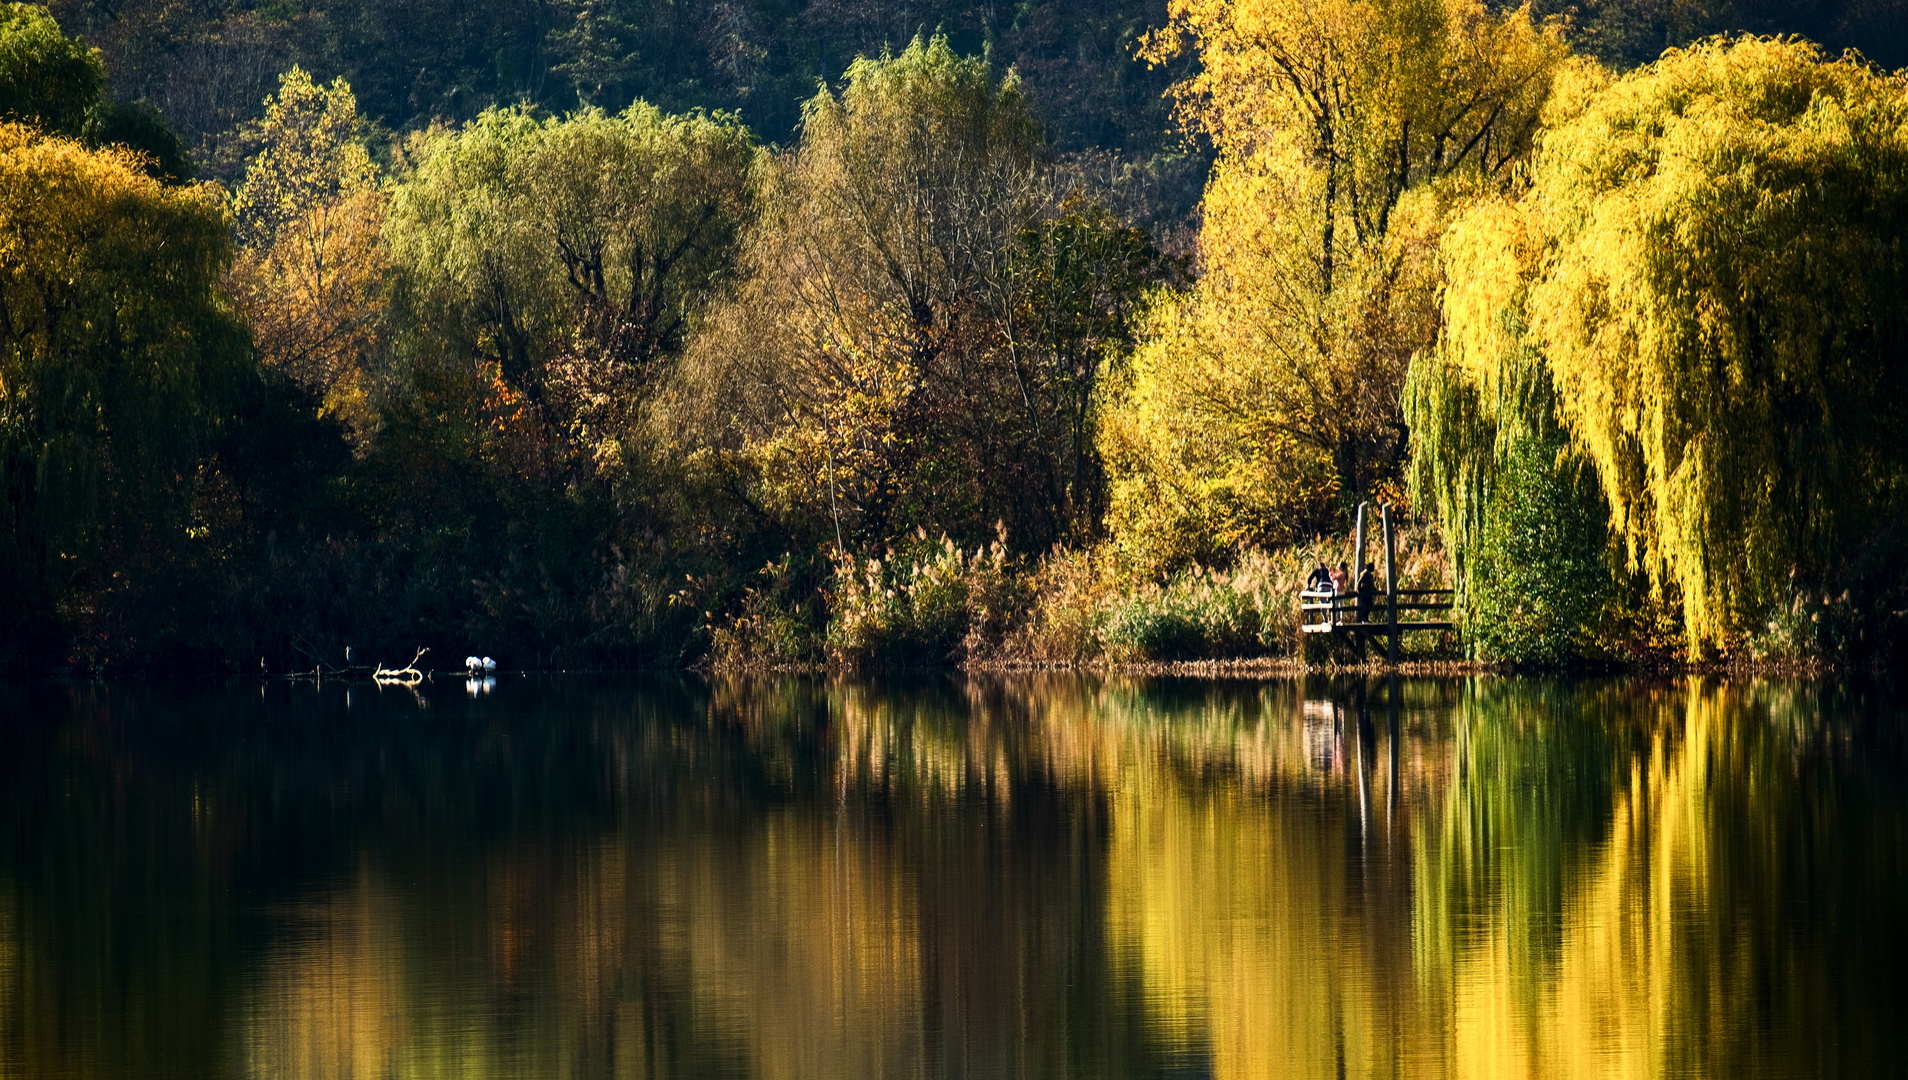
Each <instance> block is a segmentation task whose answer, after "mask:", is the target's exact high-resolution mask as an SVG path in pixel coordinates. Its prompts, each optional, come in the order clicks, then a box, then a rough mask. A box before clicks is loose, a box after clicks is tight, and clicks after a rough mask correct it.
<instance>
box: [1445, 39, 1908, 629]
mask: <svg viewBox="0 0 1908 1080" xmlns="http://www.w3.org/2000/svg"><path fill="white" fill-rule="evenodd" d="M1905 119H1908V92H1905V91H1904V87H1903V83H1902V80H1901V78H1900V77H1899V76H1893V77H1891V76H1885V75H1882V74H1881V73H1879V72H1877V71H1875V70H1873V69H1872V68H1870V67H1868V66H1867V65H1866V64H1865V63H1863V62H1861V61H1860V60H1859V59H1858V58H1854V57H1849V58H1844V59H1840V60H1829V59H1827V58H1826V57H1824V56H1823V55H1822V53H1821V52H1820V50H1818V49H1817V48H1816V47H1815V46H1813V45H1810V44H1807V43H1805V42H1800V41H1796V40H1772V39H1740V40H1736V41H1712V42H1707V43H1704V44H1702V45H1700V46H1697V47H1695V48H1692V49H1689V50H1687V51H1683V52H1672V53H1669V54H1667V55H1665V56H1664V57H1663V59H1661V60H1660V61H1658V62H1657V63H1655V64H1653V65H1651V66H1649V67H1647V68H1643V69H1640V70H1638V71H1636V72H1634V73H1631V74H1629V75H1626V76H1623V77H1621V78H1618V79H1615V80H1614V81H1610V80H1607V79H1606V78H1604V77H1602V76H1600V75H1598V74H1596V73H1594V72H1592V73H1587V74H1586V75H1584V76H1583V77H1582V78H1580V79H1578V80H1575V81H1574V82H1573V84H1572V86H1571V87H1570V90H1569V92H1568V93H1567V94H1562V95H1560V103H1559V107H1558V111H1557V115H1556V123H1555V124H1554V126H1553V127H1552V128H1551V129H1550V130H1549V131H1548V132H1547V134H1546V135H1545V136H1544V138H1543V141H1542V145H1541V149H1540V151H1539V153H1538V154H1537V156H1536V159H1535V161H1534V163H1533V166H1532V171H1531V175H1532V186H1531V190H1530V191H1529V193H1528V194H1527V195H1524V196H1523V197H1522V198H1518V199H1514V200H1513V199H1508V198H1500V199H1494V200H1489V201H1486V202H1483V203H1480V204H1479V205H1478V206H1476V207H1475V208H1473V209H1472V210H1471V211H1470V212H1469V213H1467V214H1466V215H1465V216H1464V218H1463V219H1462V220H1461V221H1460V222H1459V224H1458V225H1457V227H1456V228H1454V230H1453V231H1452V234H1451V236H1450V238H1449V239H1448V240H1447V242H1446V246H1445V247H1446V253H1445V258H1446V260H1447V261H1448V262H1449V263H1450V264H1451V265H1452V267H1453V271H1452V275H1451V278H1452V281H1453V287H1452V289H1451V291H1450V293H1449V294H1448V296H1447V298H1446V301H1445V318H1446V323H1447V330H1446V334H1445V338H1444V342H1443V344H1442V345H1441V346H1440V348H1439V349H1438V350H1437V352H1436V353H1434V354H1427V355H1426V357H1425V358H1424V362H1423V365H1422V371H1419V370H1414V372H1413V376H1412V380H1413V384H1414V390H1413V394H1412V401H1413V406H1412V416H1413V424H1414V431H1416V432H1417V435H1418V451H1417V453H1418V458H1419V460H1420V461H1421V462H1422V463H1423V464H1422V466H1421V469H1420V481H1421V483H1420V487H1421V490H1422V491H1424V492H1425V494H1426V496H1427V497H1428V498H1430V499H1432V500H1434V501H1435V502H1436V503H1437V505H1438V506H1439V508H1440V516H1441V518H1442V519H1443V521H1444V522H1445V527H1446V529H1447V530H1448V531H1450V532H1451V534H1452V535H1453V537H1454V541H1455V542H1456V544H1457V545H1458V546H1459V547H1463V546H1464V545H1465V544H1466V543H1467V542H1468V536H1469V531H1470V530H1473V529H1474V528H1475V525H1474V524H1473V523H1475V522H1478V521H1479V520H1480V517H1479V508H1480V507H1481V506H1483V505H1486V504H1487V503H1488V500H1489V498H1490V492H1491V490H1492V486H1493V485H1494V484H1495V483H1496V482H1497V480H1498V478H1499V476H1500V475H1501V462H1502V460H1503V458H1504V454H1505V451H1506V449H1510V448H1513V447H1507V440H1506V439H1505V438H1504V433H1505V432H1506V431H1507V430H1516V429H1519V428H1523V429H1530V428H1536V427H1541V426H1542V425H1543V424H1547V423H1554V424H1556V425H1558V426H1560V427H1561V428H1562V429H1563V430H1564V431H1567V432H1568V435H1569V451H1570V453H1571V454H1573V455H1577V456H1579V459H1580V460H1582V461H1584V462H1587V463H1588V465H1589V467H1590V468H1591V469H1592V470H1593V471H1594V475H1595V478H1596V481H1597V486H1598V487H1599V489H1600V492H1601V497H1602V499H1603V500H1605V501H1606V503H1607V507H1608V510H1607V521H1608V527H1609V530H1610V534H1611V535H1612V537H1613V538H1614V541H1615V543H1616V545H1617V552H1616V554H1617V561H1618V563H1619V565H1620V566H1624V567H1628V568H1629V569H1630V570H1632V571H1633V572H1635V573H1638V574H1640V575H1642V576H1644V578H1645V579H1646V580H1647V581H1648V582H1649V583H1650V584H1651V586H1652V588H1653V590H1654V592H1655V594H1656V595H1657V596H1658V597H1659V598H1661V599H1663V600H1664V601H1666V602H1668V603H1670V604H1672V605H1674V606H1675V607H1676V608H1677V609H1678V610H1680V612H1681V614H1682V621H1683V627H1684V633H1685V636H1686V643H1687V647H1688V649H1689V650H1690V651H1691V652H1692V653H1697V652H1701V651H1703V650H1705V649H1707V648H1711V647H1714V646H1719V645H1720V646H1723V647H1730V646H1731V645H1733V644H1736V643H1739V642H1740V641H1741V640H1742V638H1743V636H1744V635H1745V634H1747V633H1750V632H1753V631H1755V630H1756V629H1758V628H1759V624H1760V623H1761V622H1762V620H1763V619H1765V618H1767V617H1768V616H1769V614H1770V613H1771V612H1772V611H1775V610H1778V609H1784V608H1786V607H1787V606H1788V604H1789V602H1790V600H1791V598H1792V597H1793V595H1794V593H1795V590H1797V589H1803V590H1808V589H1827V588H1830V587H1832V586H1834V585H1835V584H1836V583H1837V582H1839V581H1852V580H1855V578H1856V577H1858V576H1859V575H1858V574H1857V573H1856V569H1855V568H1856V567H1857V566H1858V564H1859V560H1860V557H1861V555H1862V553H1863V551H1864V550H1866V549H1868V548H1869V547H1871V546H1872V545H1873V544H1874V543H1877V542H1879V540H1880V539H1882V538H1885V537H1886V536H1887V535H1888V534H1889V530H1890V528H1891V527H1892V524H1891V523H1892V518H1893V517H1894V516H1895V508H1897V507H1898V506H1899V505H1900V500H1901V497H1902V494H1903V490H1904V488H1903V484H1904V480H1905V479H1908V471H1905V470H1908V455H1905V453H1904V444H1903V442H1902V440H1901V437H1900V433H1901V431H1902V427H1903V423H1904V420H1905V419H1908V418H1904V416H1903V415H1902V409H1903V399H1902V396H1901V395H1900V394H1899V393H1898V392H1896V390H1895V387H1896V386H1897V385H1898V384H1899V383H1900V380H1901V378H1902V372H1901V370H1900V368H1901V364H1902V357H1903V355H1904V353H1903V338H1902V335H1903V326H1904V322H1905V320H1904V312H1903V305H1904V294H1903V292H1902V287H1901V282H1902V280H1903V274H1904V265H1903V253H1902V237H1903V235H1904V231H1905V230H1908V140H1905V139H1904V134H1903V133H1904V132H1905V131H1908V125H1905V124H1904V120H1905ZM1530 358H1536V359H1535V362H1536V363H1537V364H1540V365H1541V376H1542V378H1543V379H1544V380H1545V381H1547V382H1548V383H1549V384H1550V385H1552V386H1554V388H1555V396H1554V399H1552V400H1554V411H1549V412H1547V411H1546V406H1547V400H1546V399H1543V398H1528V397H1520V396H1518V395H1515V394H1507V393H1506V392H1505V387H1507V386H1510V385H1513V384H1514V383H1516V382H1517V381H1518V378H1519V377H1517V376H1516V373H1517V372H1518V371H1520V370H1524V369H1528V368H1529V367H1530V366H1531V364H1532V360H1531V359H1530ZM1526 381H1528V380H1526ZM1511 442H1514V440H1511ZM1891 561H1896V560H1891ZM1884 576H1885V575H1884Z"/></svg>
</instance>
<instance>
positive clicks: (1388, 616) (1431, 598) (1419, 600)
mask: <svg viewBox="0 0 1908 1080" xmlns="http://www.w3.org/2000/svg"><path fill="white" fill-rule="evenodd" d="M1365 518H1366V504H1365V503H1359V504H1358V518H1357V525H1356V526H1355V528H1354V530H1353V531H1354V536H1355V539H1354V540H1353V547H1354V549H1355V550H1354V553H1353V556H1352V560H1351V565H1352V573H1353V578H1352V580H1353V581H1356V580H1357V579H1358V576H1360V575H1362V574H1363V572H1364V566H1365ZM1378 518H1379V522H1380V524H1381V525H1382V527H1383V530H1384V546H1385V582H1384V589H1383V591H1381V592H1379V593H1378V594H1377V595H1376V596H1374V597H1373V598H1372V600H1371V603H1370V605H1369V606H1368V607H1367V608H1366V610H1365V617H1364V618H1360V617H1359V611H1358V608H1359V599H1358V594H1357V593H1356V592H1349V593H1338V592H1334V591H1332V590H1331V589H1306V590H1304V591H1303V592H1301V593H1299V609H1300V611H1301V612H1302V613H1303V614H1302V615H1301V621H1300V624H1299V629H1300V630H1302V631H1304V632H1305V633H1308V634H1336V633H1340V632H1344V633H1348V634H1353V635H1355V636H1357V637H1358V638H1359V640H1360V641H1361V642H1362V641H1363V639H1364V637H1365V636H1366V635H1371V634H1378V635H1383V636H1384V639H1385V657H1386V659H1387V660H1388V661H1389V662H1390V663H1394V664H1395V663H1397V662H1398V635H1399V634H1403V633H1407V632H1410V631H1413V630H1456V629H1457V624H1456V623H1454V622H1451V621H1450V620H1448V619H1445V620H1426V619H1400V618H1399V617H1398V614H1399V612H1407V613H1411V612H1432V611H1450V610H1451V607H1452V604H1453V602H1454V599H1455V595H1456V594H1455V593H1454V592H1453V591H1452V590H1450V589H1401V588H1399V587H1398V577H1397V561H1398V552H1397V542H1396V539H1395V538H1394V537H1393V536H1392V532H1391V507H1389V506H1380V507H1379V508H1378ZM1374 615H1382V616H1383V619H1382V621H1376V620H1374V619H1373V618H1372V616H1374ZM1361 648H1362V646H1361Z"/></svg>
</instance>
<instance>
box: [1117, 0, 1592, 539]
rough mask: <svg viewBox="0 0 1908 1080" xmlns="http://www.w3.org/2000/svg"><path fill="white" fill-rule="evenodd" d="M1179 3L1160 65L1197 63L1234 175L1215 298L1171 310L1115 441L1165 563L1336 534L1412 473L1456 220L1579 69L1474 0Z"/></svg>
mask: <svg viewBox="0 0 1908 1080" xmlns="http://www.w3.org/2000/svg"><path fill="white" fill-rule="evenodd" d="M1170 10H1171V13H1172V19H1171V22H1170V23H1169V25H1168V26H1167V27H1166V28H1165V29H1164V30H1162V31H1160V32H1159V33H1156V34H1155V35H1154V36H1153V37H1152V38H1151V39H1150V41H1149V45H1148V51H1147V55H1148V56H1149V57H1150V58H1152V59H1154V60H1155V61H1164V60H1167V59H1170V58H1172V57H1174V56H1176V55H1178V54H1179V53H1180V52H1181V51H1182V50H1186V49H1192V50H1196V51H1197V53H1198V55H1199V58H1200V60H1201V68H1200V70H1199V72H1198V74H1196V75H1195V76H1193V77H1192V78H1191V79H1190V80H1188V81H1186V82H1185V83H1183V84H1181V85H1180V86H1179V87H1178V88H1177V90H1176V93H1177V94H1178V97H1179V102H1180V111H1181V116H1182V118H1183V121H1184V122H1185V123H1186V124H1187V126H1188V127H1190V128H1191V129H1192V130H1194V131H1196V132H1199V133H1201V134H1203V135H1205V136H1207V137H1209V138H1211V139H1212V141H1213V142H1214V144H1215V145H1216V146H1217V148H1218V150H1219V163H1218V165H1217V166H1216V168H1215V171H1214V174H1213V176H1212V178H1211V180H1210V181H1209V183H1208V186H1207V190H1206V197H1205V202H1204V204H1203V213H1204V224H1203V227H1202V231H1201V234H1200V239H1199V248H1200V258H1201V262H1202V265H1203V271H1204V273H1203V276H1202V278H1201V281H1200V283H1199V286H1198V288H1197V289H1196V290H1194V291H1193V292H1191V293H1190V294H1186V295H1183V296H1179V295H1163V296H1162V297H1161V298H1160V300H1159V302H1158V304H1157V305H1156V306H1155V308H1154V311H1153V312H1152V314H1151V316H1150V319H1151V322H1150V333H1149V338H1148V341H1147V343H1146V344H1145V345H1144V346H1143V347H1142V348H1141V349H1140V351H1139V353H1138V354H1137V356H1136V357H1135V360H1134V365H1133V372H1132V378H1131V381H1130V383H1129V385H1128V386H1127V388H1126V391H1125V394H1124V396H1123V398H1122V403H1121V404H1120V406H1119V407H1118V408H1116V409H1115V410H1114V412H1113V415H1112V417H1111V419H1110V420H1109V423H1108V426H1107V441H1106V444H1105V449H1106V453H1107V456H1108V459H1109V461H1110V462H1113V463H1114V471H1115V479H1114V496H1113V499H1114V508H1113V512H1112V520H1113V521H1114V522H1115V531H1116V532H1118V533H1119V534H1120V535H1121V544H1122V546H1123V548H1124V549H1125V550H1127V551H1128V552H1129V553H1130V554H1131V555H1132V556H1133V557H1134V558H1136V559H1138V560H1139V561H1140V562H1142V563H1146V564H1151V565H1164V564H1171V563H1175V562H1180V561H1184V560H1186V559H1189V558H1206V557H1213V556H1215V555H1216V554H1217V553H1218V552H1220V551H1222V550H1224V549H1225V548H1226V547H1228V546H1229V545H1231V544H1232V543H1235V542H1238V541H1243V540H1252V541H1259V542H1264V541H1278V540H1284V539H1290V538H1292V537H1294V536H1296V535H1302V534H1305V533H1307V532H1310V531H1313V530H1316V529H1319V528H1322V527H1325V526H1326V525H1327V524H1328V523H1329V522H1330V521H1331V517H1332V513H1333V511H1335V510H1337V509H1339V508H1340V507H1342V506H1343V505H1345V504H1347V503H1349V502H1353V501H1355V500H1356V499H1357V498H1359V497H1360V496H1362V494H1363V493H1365V492H1367V491H1369V490H1370V489H1371V487H1372V485H1373V484H1374V483H1375V482H1376V481H1378V480H1380V479H1382V478H1384V477H1386V476H1387V475H1396V470H1397V468H1398V467H1399V464H1400V463H1401V462H1402V459H1403V452H1404V429H1403V425H1402V423H1401V422H1400V418H1399V413H1398V390H1399V387H1400V385H1401V383H1402V381H1403V377H1404V372H1405V368H1406V364H1407V362H1408V360H1409V358H1410V356H1411V355H1412V353H1413V352H1415V351H1417V350H1418V349H1420V348H1422V347H1424V346H1426V345H1428V344H1429V343H1430V342H1431V341H1432V340H1434V338H1435V334H1436V326H1437V317H1436V304H1435V296H1436V287H1437V276H1436V260H1435V258H1434V252H1435V240H1436V237H1437V235H1438V233H1439V232H1440V231H1441V228H1442V222H1443V220H1444V214H1445V213H1446V212H1447V208H1448V206H1449V205H1451V203H1452V201H1453V200H1456V199H1460V198H1463V197H1467V196H1468V195H1469V194H1470V193H1472V192H1476V191H1482V190H1491V189H1493V188H1496V187H1501V186H1502V185H1504V184H1505V183H1507V182H1508V181H1509V180H1510V177H1511V175H1512V172H1513V169H1514V167H1515V165H1516V163H1517V162H1519V161H1520V160H1521V159H1522V158H1523V156H1524V155H1525V153H1526V152H1527V150H1528V148H1529V146H1530V142H1531V137H1532V135H1533V134H1534V132H1535V130H1536V127H1537V122H1538V110H1539V108H1540V106H1541V104H1542V102H1543V101H1544V98H1545V96H1546V94H1547V93H1548V92H1549V87H1550V82H1551V79H1552V76H1553V73H1554V72H1555V71H1556V69H1557V67H1558V65H1559V64H1560V63H1561V62H1562V60H1563V57H1564V50H1563V48H1562V46H1561V45H1560V44H1559V42H1558V40H1557V38H1556V36H1555V35H1554V34H1553V33H1551V32H1549V31H1546V30H1540V29H1539V28H1536V27H1534V26H1533V25H1532V24H1531V22H1530V19H1529V16H1528V13H1527V11H1525V10H1524V9H1510V10H1493V9H1490V8H1486V7H1484V6H1483V5H1482V4H1480V3H1477V2H1476V0H1400V2H1386V3H1358V2H1351V0H1326V2H1324V3H1300V2H1296V0H1250V2H1247V3H1243V4H1238V3H1231V2H1222V0H1177V2H1175V3H1174V4H1173V5H1172V6H1171V9H1170Z"/></svg>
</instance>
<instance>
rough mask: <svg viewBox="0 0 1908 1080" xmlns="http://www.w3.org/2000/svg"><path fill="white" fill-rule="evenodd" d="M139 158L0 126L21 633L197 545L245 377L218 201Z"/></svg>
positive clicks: (2, 419)
mask: <svg viewBox="0 0 1908 1080" xmlns="http://www.w3.org/2000/svg"><path fill="white" fill-rule="evenodd" d="M141 165H142V162H141V161H140V159H138V158H136V157H134V156H133V155H131V154H129V153H126V152H123V151H111V150H108V151H90V150H88V149H86V148H85V147H84V146H82V145H81V144H79V143H78V142H75V141H73V140H69V139H64V138H56V137H50V136H47V135H45V134H43V133H40V132H38V131H35V130H33V129H31V128H27V127H24V126H21V125H18V124H0V597H3V599H0V610H4V611H5V612H6V613H7V614H6V616H5V617H6V618H8V619H18V620H20V621H21V622H22V623H32V622H34V621H36V620H39V621H43V622H42V625H44V623H45V622H50V621H53V620H56V619H63V618H78V617H79V616H80V614H81V613H82V611H83V609H84V608H86V607H87V605H88V604H89V603H90V602H91V601H92V599H94V598H96V597H97V596H98V595H99V594H100V592H101V591H102V590H106V589H110V588H118V587H123V586H125V585H126V584H127V583H128V582H129V581H130V580H133V579H136V578H138V577H139V576H140V574H141V573H142V571H144V570H146V569H148V568H149V567H150V566H151V565H152V564H153V563H154V562H155V561H156V560H161V559H163V558H165V557H166V556H168V555H169V554H171V553H175V552H177V551H179V550H180V548H181V547H182V546H184V545H185V544H187V543H188V542H189V534H188V529H189V528H190V527H191V526H192V524H193V522H192V520H191V516H190V512H191V499H192V495H193V493H194V489H195V484H196V481H197V476H198V468H199V463H200V460H201V458H202V455H204V454H205V452H206V451H207V449H208V447H209V442H210V439H211V437H212V436H213V435H214V434H215V433H216V431H217V430H218V428H219V427H220V425H221V423H222V421H223V417H224V415H225V410H226V406H227V401H228V397H229V395H230V393H231V390H232V387H233V385H234V383H235V382H236V380H237V379H238V378H239V376H240V375H241V374H242V373H243V371H244V365H245V362H246V356H247V352H246V340H245V332H244V328H243V325H242V323H241V322H240V321H239V319H238V318H237V316H236V313H235V312H234V311H233V310H232V309H231V306H230V303H229V301H228V300H227V299H226V298H225V296H224V294H223V292H222V291H221V289H220V287H219V283H220V280H221V277H222V275H223V274H224V272H225V269H226V266H227V263H228V261H229V259H230V256H231V245H230V240H229V238H228V233H227V229H226V223H225V217H224V214H223V212H222V210H221V208H220V206H219V205H218V201H217V199H216V197H215V196H213V195H211V194H209V193H208V192H207V191H205V190H203V189H190V188H178V187H166V186H163V185H161V184H160V183H159V182H158V181H156V180H154V179H152V178H151V177H149V176H147V175H146V174H145V173H144V171H143V170H142V168H141Z"/></svg>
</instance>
